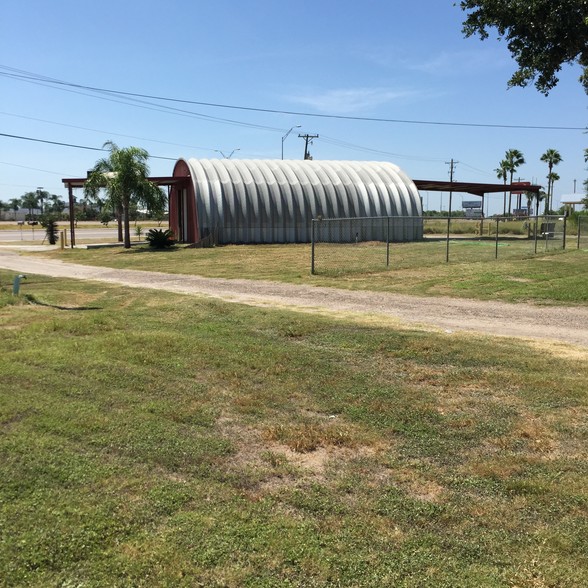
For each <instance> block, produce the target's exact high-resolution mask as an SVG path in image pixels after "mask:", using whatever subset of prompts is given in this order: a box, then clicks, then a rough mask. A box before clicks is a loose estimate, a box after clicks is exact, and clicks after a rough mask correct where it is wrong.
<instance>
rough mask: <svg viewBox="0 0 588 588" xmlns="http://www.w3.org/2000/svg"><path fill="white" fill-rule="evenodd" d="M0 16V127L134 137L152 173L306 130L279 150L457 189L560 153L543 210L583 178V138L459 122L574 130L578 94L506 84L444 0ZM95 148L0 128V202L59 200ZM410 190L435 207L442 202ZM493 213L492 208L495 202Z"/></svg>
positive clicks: (94, 8)
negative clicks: (385, 166) (456, 184)
mask: <svg viewBox="0 0 588 588" xmlns="http://www.w3.org/2000/svg"><path fill="white" fill-rule="evenodd" d="M1 15H2V17H1V18H0V23H1V24H0V56H1V58H0V96H1V102H0V128H1V131H0V133H4V134H5V135H18V136H23V137H30V138H34V139H42V140H44V141H54V142H59V143H69V144H73V145H81V146H87V147H93V148H100V147H101V146H102V145H103V143H104V142H105V141H108V140H112V141H114V142H115V143H117V144H118V145H120V146H127V145H136V146H140V147H143V148H145V149H147V151H148V152H149V153H150V154H151V155H153V156H157V158H153V159H151V161H150V166H151V172H152V174H153V175H171V172H172V169H173V160H175V159H177V158H178V157H203V158H205V157H206V158H214V157H222V154H221V152H222V153H224V154H225V155H229V154H230V153H232V152H233V151H234V154H233V157H239V158H279V157H280V156H281V148H282V137H283V136H284V135H285V133H286V132H287V131H288V129H290V128H291V127H293V126H296V125H301V126H300V128H295V129H294V131H292V133H291V134H290V135H289V136H288V138H287V139H286V140H285V141H284V143H283V146H284V157H285V158H295V159H299V158H302V156H303V151H304V142H303V140H302V139H300V138H298V133H299V132H300V133H310V134H318V135H319V138H318V139H316V140H315V141H314V142H313V145H312V146H311V148H310V151H311V154H312V155H313V157H314V158H315V159H349V160H378V161H391V162H393V163H396V164H397V165H399V166H400V167H401V168H403V169H404V170H405V171H406V172H407V173H408V174H409V176H411V177H413V178H416V179H438V180H445V179H448V178H449V175H448V174H449V165H448V163H447V162H449V161H450V160H451V159H454V160H455V161H457V162H459V163H457V164H456V167H455V179H456V180H460V181H483V182H493V181H498V180H497V179H496V174H495V173H494V171H493V170H494V169H495V168H496V167H497V166H498V163H499V162H500V160H501V159H502V158H503V156H504V153H505V151H506V150H507V149H510V148H516V149H519V150H520V151H522V152H523V154H524V156H525V159H526V161H527V163H526V164H525V165H524V166H522V167H521V168H520V170H519V172H518V173H517V177H520V179H522V180H526V181H533V182H537V183H540V184H545V183H546V182H545V175H546V173H547V168H546V165H545V164H544V163H542V162H540V160H539V158H540V156H541V154H542V153H543V152H544V151H545V150H546V149H548V148H555V149H558V150H559V152H560V153H561V155H562V157H563V162H562V163H561V164H560V165H559V166H558V168H557V170H556V171H557V172H558V173H559V175H560V177H561V180H560V181H559V182H557V183H556V186H555V203H556V204H557V203H558V202H559V200H560V199H561V195H562V194H571V193H572V192H573V191H574V181H576V190H577V192H580V191H581V189H582V183H583V181H584V179H585V178H586V177H588V171H586V169H585V167H586V165H585V163H584V161H583V150H584V148H585V147H588V137H587V135H586V134H585V133H584V132H583V131H582V130H548V129H520V128H501V127H485V126H467V125H470V124H474V125H506V126H509V125H510V126H516V125H519V126H530V127H545V126H551V127H572V128H576V129H582V128H584V127H585V126H586V114H587V113H586V106H587V100H586V95H585V94H584V92H583V90H582V88H581V86H580V84H579V83H578V81H577V78H578V77H579V75H580V71H579V68H577V67H564V69H563V70H562V72H561V76H560V83H559V85H558V86H557V87H556V88H555V89H554V90H553V91H552V92H551V93H550V95H549V96H548V97H544V96H543V95H541V94H540V93H538V92H537V91H536V90H535V88H534V87H528V88H524V89H519V88H516V89H508V88H507V81H508V79H509V78H510V75H511V74H512V73H513V71H514V69H515V63H514V61H513V60H512V59H511V57H510V54H509V52H508V50H507V48H506V44H505V43H504V42H498V41H496V40H495V38H494V37H492V36H491V38H490V39H488V40H486V41H484V42H482V41H480V40H479V39H477V38H470V39H464V38H463V35H462V33H461V22H462V21H463V18H464V14H463V12H462V11H461V10H460V9H459V8H458V7H456V6H454V5H453V1H452V0H422V1H418V2H412V3H408V2H406V3H404V2H403V3H399V2H390V1H389V0H364V1H363V2H357V1H354V2H351V1H349V0H338V1H335V0H313V1H310V0H296V1H295V2H294V1H289V0H281V1H278V0H255V1H252V0H240V1H236V0H215V1H214V2H210V1H208V2H202V1H198V0H191V1H190V0H168V1H167V2H161V1H159V2H158V1H155V0H143V1H141V2H139V1H136V0H117V1H114V0H103V1H101V2H100V3H96V2H90V1H88V0H75V1H73V0H57V1H56V2H47V1H46V0H43V1H41V0H29V1H28V2H22V0H4V2H3V3H2V11H1ZM22 72H30V73H33V74H36V75H40V76H45V77H47V78H51V79H54V80H60V81H63V82H67V83H72V84H78V85H81V86H88V87H93V88H100V89H110V90H116V91H122V92H130V93H136V94H144V95H150V96H160V97H167V98H173V99H179V100H189V101H195V102H200V103H208V104H222V105H227V106H234V107H246V108H253V109H260V110H274V111H286V112H296V113H300V114H281V113H273V112H261V111H254V110H243V109H241V108H220V107H213V106H205V105H203V104H185V103H178V102H164V101H157V100H154V99H142V101H141V102H137V101H132V100H129V98H124V97H122V96H114V95H112V94H110V95H107V94H104V93H99V92H96V91H89V90H85V89H79V88H78V89H76V88H73V87H72V86H59V85H55V84H53V83H39V82H38V80H35V81H34V82H31V81H25V80H23V79H21V78H15V77H14V74H15V73H18V74H20V73H22ZM172 109H175V110H172ZM317 115H321V116H317ZM324 115H327V116H324ZM336 117H356V118H362V119H387V120H391V121H397V122H382V121H373V120H352V119H349V118H336ZM401 121H414V122H401ZM425 123H433V124H425ZM439 123H452V124H439ZM102 155H103V153H101V152H99V151H92V150H84V149H76V148H71V147H65V146H58V145H52V144H48V143H40V142H35V141H26V140H21V139H15V138H11V137H6V136H1V135H0V200H4V201H7V200H9V199H10V198H13V197H20V196H21V195H22V194H24V193H25V192H27V191H29V190H35V189H36V188H37V187H40V186H42V187H43V188H44V189H46V190H48V191H49V192H51V193H54V194H59V195H62V196H65V194H66V191H65V189H64V187H63V185H62V184H61V178H63V177H80V176H84V175H85V173H86V170H88V169H90V168H91V167H92V165H93V164H94V163H95V161H96V160H97V159H98V158H99V157H101V156H102ZM163 158H169V159H163ZM446 197H447V196H446V195H445V198H446ZM423 198H424V201H425V205H428V207H429V208H437V209H438V208H439V205H440V196H439V195H438V194H433V193H430V194H425V193H423ZM464 199H465V200H467V199H468V198H467V197H464ZM458 201H459V199H458ZM445 202H446V201H445ZM489 203H490V213H492V212H498V210H499V208H500V206H501V203H502V195H501V194H499V195H496V196H494V197H491V198H490V199H489Z"/></svg>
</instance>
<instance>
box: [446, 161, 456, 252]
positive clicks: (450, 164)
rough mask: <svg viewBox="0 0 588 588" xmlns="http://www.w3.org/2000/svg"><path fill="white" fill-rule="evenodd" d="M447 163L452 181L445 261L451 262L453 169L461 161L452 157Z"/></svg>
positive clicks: (450, 180)
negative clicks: (450, 236)
mask: <svg viewBox="0 0 588 588" xmlns="http://www.w3.org/2000/svg"><path fill="white" fill-rule="evenodd" d="M445 163H446V164H447V165H449V182H450V186H449V213H448V216H447V248H446V253H445V261H446V262H449V229H450V228H451V226H450V225H451V199H452V197H453V170H454V169H455V165H456V164H457V163H459V161H453V158H452V159H451V161H446V162H445Z"/></svg>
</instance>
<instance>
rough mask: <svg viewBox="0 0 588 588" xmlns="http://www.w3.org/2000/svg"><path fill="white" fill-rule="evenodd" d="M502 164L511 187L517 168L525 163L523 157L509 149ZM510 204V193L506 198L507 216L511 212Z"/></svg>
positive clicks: (515, 150) (516, 151) (514, 150)
mask: <svg viewBox="0 0 588 588" xmlns="http://www.w3.org/2000/svg"><path fill="white" fill-rule="evenodd" d="M504 162H505V164H506V169H507V170H508V172H509V173H510V183H511V185H512V178H513V176H514V174H515V172H516V171H517V169H518V168H519V166H521V165H523V164H524V163H525V157H524V156H523V154H522V153H521V152H520V151H519V150H518V149H509V150H508V151H507V152H506V154H505V156H504ZM511 204H512V192H511V193H510V194H509V197H508V214H510V211H511Z"/></svg>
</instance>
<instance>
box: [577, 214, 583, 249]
mask: <svg viewBox="0 0 588 588" xmlns="http://www.w3.org/2000/svg"><path fill="white" fill-rule="evenodd" d="M581 227H582V217H581V216H579V217H578V246H577V247H576V249H580V230H581Z"/></svg>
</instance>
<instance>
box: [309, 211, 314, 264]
mask: <svg viewBox="0 0 588 588" xmlns="http://www.w3.org/2000/svg"><path fill="white" fill-rule="evenodd" d="M310 240H311V247H310V273H311V274H312V275H314V219H312V220H311V221H310Z"/></svg>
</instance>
